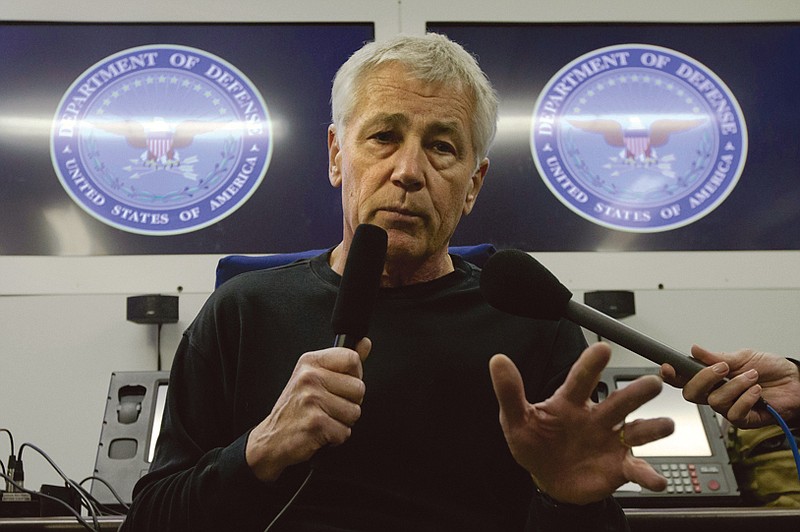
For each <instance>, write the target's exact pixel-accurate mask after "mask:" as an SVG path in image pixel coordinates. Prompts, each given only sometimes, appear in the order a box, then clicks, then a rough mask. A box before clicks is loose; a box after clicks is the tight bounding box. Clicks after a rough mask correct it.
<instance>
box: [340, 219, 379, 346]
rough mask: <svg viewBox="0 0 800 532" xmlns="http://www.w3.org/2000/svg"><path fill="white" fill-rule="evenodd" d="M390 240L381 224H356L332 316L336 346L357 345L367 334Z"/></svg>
mask: <svg viewBox="0 0 800 532" xmlns="http://www.w3.org/2000/svg"><path fill="white" fill-rule="evenodd" d="M387 240H388V236H387V235H386V231H384V230H383V229H382V228H381V227H378V226H377V225H370V224H361V225H359V226H358V227H356V231H355V234H354V235H353V241H352V243H351V244H350V251H349V252H348V254H347V262H345V265H344V272H343V273H342V281H341V283H340V284H339V294H338V295H337V296H336V304H335V305H334V307H333V316H332V317H331V325H332V326H333V332H334V333H335V334H336V338H335V340H334V343H333V346H334V347H347V348H349V349H355V347H356V344H357V343H358V342H359V340H361V339H362V338H364V337H365V336H366V335H367V330H368V329H369V322H370V318H371V317H372V311H373V310H374V309H375V300H376V298H377V297H378V288H379V286H380V281H381V274H382V273H383V263H384V262H385V261H386V245H387Z"/></svg>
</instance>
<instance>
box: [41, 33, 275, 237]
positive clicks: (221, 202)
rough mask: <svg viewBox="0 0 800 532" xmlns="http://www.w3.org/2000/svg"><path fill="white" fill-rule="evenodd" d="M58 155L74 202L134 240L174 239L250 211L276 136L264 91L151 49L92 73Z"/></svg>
mask: <svg viewBox="0 0 800 532" xmlns="http://www.w3.org/2000/svg"><path fill="white" fill-rule="evenodd" d="M50 153H51V158H52V161H53V166H54V168H55V171H56V174H57V175H58V178H59V180H60V181H61V184H62V185H63V187H64V189H65V190H66V191H67V192H68V193H69V195H70V196H71V198H72V199H73V200H74V201H75V202H76V203H77V204H78V205H79V206H80V207H81V208H83V209H84V210H85V211H86V212H87V213H89V214H90V215H92V216H94V217H95V218H97V219H98V220H100V221H102V222H104V223H106V224H108V225H111V226H113V227H116V228H118V229H121V230H123V231H128V232H132V233H139V234H146V235H174V234H181V233H187V232H191V231H196V230H198V229H201V228H203V227H206V226H208V225H210V224H213V223H215V222H217V221H219V220H221V219H223V218H225V217H226V216H228V215H229V214H231V213H233V212H234V211H235V210H236V209H237V208H239V207H240V206H241V205H243V204H244V203H245V202H246V201H247V199H249V198H250V196H251V195H252V194H253V193H254V192H255V191H256V189H257V188H258V186H259V184H260V183H261V181H262V179H263V178H264V175H265V174H266V171H267V167H268V166H269V162H270V157H271V154H272V126H271V121H270V116H269V112H268V110H267V105H266V103H265V102H264V99H263V98H262V96H261V94H260V93H259V91H258V89H257V88H256V87H255V86H254V85H253V83H252V82H251V81H250V80H249V79H248V78H247V77H246V76H245V75H244V74H243V73H241V72H240V71H239V70H238V69H236V67H234V66H233V65H231V64H229V63H228V62H226V61H225V60H223V59H222V58H220V57H217V56H215V55H212V54H210V53H208V52H205V51H203V50H199V49H197V48H189V47H186V46H178V45H168V44H161V45H147V46H140V47H136V48H131V49H127V50H123V51H121V52H118V53H116V54H114V55H112V56H110V57H107V58H105V59H103V60H102V61H100V62H98V63H97V64H95V65H93V66H92V67H90V68H89V69H87V70H86V71H85V72H84V73H83V74H82V75H81V76H80V77H78V78H77V79H76V80H75V82H74V83H73V84H72V85H71V86H70V87H69V89H68V90H67V91H66V93H65V94H64V96H63V98H62V99H61V103H60V104H59V106H58V109H57V111H56V114H55V119H54V121H53V127H52V132H51V144H50Z"/></svg>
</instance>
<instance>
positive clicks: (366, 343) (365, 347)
mask: <svg viewBox="0 0 800 532" xmlns="http://www.w3.org/2000/svg"><path fill="white" fill-rule="evenodd" d="M370 351H372V340H370V339H369V338H367V337H366V336H365V337H364V338H362V339H361V340H359V341H358V343H357V344H356V353H358V357H359V358H360V359H361V363H362V364H363V363H364V361H365V360H367V357H368V356H369V352H370Z"/></svg>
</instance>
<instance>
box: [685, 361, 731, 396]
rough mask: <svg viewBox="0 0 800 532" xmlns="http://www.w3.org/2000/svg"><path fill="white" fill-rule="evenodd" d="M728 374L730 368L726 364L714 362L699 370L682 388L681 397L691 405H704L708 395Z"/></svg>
mask: <svg viewBox="0 0 800 532" xmlns="http://www.w3.org/2000/svg"><path fill="white" fill-rule="evenodd" d="M728 373H730V366H728V364H727V363H726V362H716V363H714V364H713V365H711V366H709V367H707V368H703V369H701V370H700V371H698V372H697V373H696V374H695V376H694V377H692V378H691V379H689V380H688V381H687V382H686V384H685V385H684V386H683V397H684V398H685V399H686V400H687V401H691V402H693V403H698V404H706V403H707V402H708V394H709V393H711V390H713V389H714V388H715V387H717V386H719V383H721V382H722V381H723V380H725V377H726V376H727V375H728Z"/></svg>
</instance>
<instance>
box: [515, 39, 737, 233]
mask: <svg viewBox="0 0 800 532" xmlns="http://www.w3.org/2000/svg"><path fill="white" fill-rule="evenodd" d="M531 152H532V154H533V158H534V161H535V163H536V167H537V169H538V171H539V174H540V176H541V177H542V179H543V180H544V182H545V183H546V184H547V186H548V187H549V188H550V190H551V191H552V192H553V194H554V195H555V196H556V197H557V198H558V199H559V200H560V201H561V202H562V203H564V205H566V206H567V207H569V208H570V209H572V211H574V212H575V213H577V214H579V215H580V216H582V217H583V218H585V219H587V220H590V221H592V222H594V223H596V224H599V225H602V226H604V227H608V228H611V229H617V230H620V231H630V232H657V231H667V230H670V229H675V228H677V227H681V226H684V225H687V224H690V223H692V222H694V221H696V220H698V219H700V218H702V217H703V216H705V215H707V214H708V213H710V212H711V211H713V210H714V209H715V208H716V207H717V206H718V205H719V204H720V203H722V201H724V200H725V198H726V197H727V196H728V195H729V194H730V193H731V191H732V190H733V188H734V187H735V186H736V183H737V182H738V180H739V177H740V175H741V173H742V170H743V168H744V163H745V159H746V157H747V130H746V127H745V120H744V116H743V114H742V111H741V109H740V108H739V104H738V102H737V101H736V98H735V97H734V95H733V94H732V93H731V91H730V90H729V89H728V87H727V86H726V85H725V84H724V83H723V82H722V80H720V79H719V78H718V77H717V76H716V74H714V72H712V71H711V70H709V69H708V68H707V67H706V66H704V65H702V64H701V63H699V62H698V61H695V60H694V59H692V58H690V57H688V56H686V55H684V54H681V53H679V52H676V51H674V50H670V49H667V48H663V47H659V46H652V45H646V44H627V45H617V46H610V47H607V48H601V49H598V50H595V51H593V52H590V53H588V54H585V55H583V56H581V57H579V58H577V59H575V60H574V61H572V62H571V63H569V64H568V65H566V66H565V67H564V68H562V69H561V70H560V71H559V72H558V73H557V74H556V75H555V76H553V78H551V79H550V81H549V82H548V83H547V85H546V86H545V87H544V89H543V90H542V92H541V94H540V95H539V97H538V99H537V101H536V104H535V107H534V111H533V120H532V129H531Z"/></svg>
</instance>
